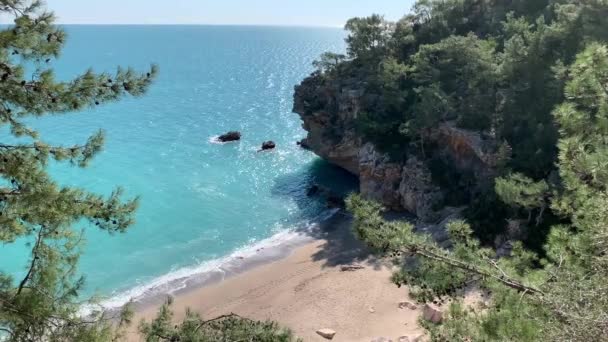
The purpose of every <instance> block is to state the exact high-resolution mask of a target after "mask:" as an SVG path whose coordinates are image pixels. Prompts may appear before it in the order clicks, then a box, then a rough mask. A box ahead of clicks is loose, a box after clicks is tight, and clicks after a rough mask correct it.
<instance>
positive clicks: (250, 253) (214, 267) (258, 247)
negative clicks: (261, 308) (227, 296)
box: [81, 212, 333, 315]
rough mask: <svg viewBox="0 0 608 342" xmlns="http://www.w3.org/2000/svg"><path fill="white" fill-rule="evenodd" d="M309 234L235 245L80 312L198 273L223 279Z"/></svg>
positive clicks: (179, 284)
mask: <svg viewBox="0 0 608 342" xmlns="http://www.w3.org/2000/svg"><path fill="white" fill-rule="evenodd" d="M331 215H333V212H328V213H326V214H324V218H327V217H329V216H331ZM307 229H313V225H309V227H308V228H307ZM309 238H310V237H309V235H308V234H306V233H305V232H303V231H301V230H300V231H295V230H282V231H280V232H278V233H276V234H275V235H273V236H271V237H270V238H268V239H264V240H261V241H259V242H255V241H254V242H253V243H251V244H248V245H246V246H244V247H242V248H239V249H237V250H235V251H234V252H232V253H231V254H230V255H228V256H226V257H222V258H219V259H214V260H209V261H204V262H201V263H199V264H197V265H194V266H189V267H183V268H180V269H177V270H175V271H172V272H170V273H167V274H165V275H162V276H160V277H157V278H155V279H153V280H151V281H149V282H146V283H144V284H141V285H138V286H135V287H133V288H131V289H129V290H126V291H123V292H120V293H116V294H113V295H112V297H110V298H108V299H106V300H103V301H102V302H101V303H100V304H99V305H97V306H85V307H83V308H82V310H81V314H82V315H87V314H90V313H92V312H93V310H111V309H116V308H120V307H122V306H124V305H125V304H126V303H128V302H130V301H138V300H141V299H143V298H146V297H148V296H155V295H163V294H169V295H170V294H173V293H175V292H176V291H179V290H181V289H184V288H185V287H186V286H187V285H188V280H192V279H193V278H199V277H200V278H201V279H203V280H204V277H205V276H206V275H208V276H209V277H211V276H213V275H216V276H217V275H222V279H223V277H224V276H225V275H226V274H228V273H231V271H234V270H235V269H236V268H238V266H239V265H240V264H242V263H243V261H244V260H247V259H251V258H252V257H255V256H263V257H264V256H273V252H277V250H279V249H280V248H279V247H281V246H290V245H296V244H297V243H298V242H303V241H306V239H309ZM277 253H278V252H277Z"/></svg>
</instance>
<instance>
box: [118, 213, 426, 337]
mask: <svg viewBox="0 0 608 342" xmlns="http://www.w3.org/2000/svg"><path fill="white" fill-rule="evenodd" d="M350 227H351V218H350V217H348V216H346V215H343V213H336V214H335V215H333V216H332V217H330V218H329V219H327V220H325V221H324V222H322V223H321V224H320V225H319V227H318V229H316V230H315V231H314V232H313V233H310V234H308V235H307V236H306V237H305V238H303V239H302V240H299V241H298V242H297V243H295V244H291V245H288V246H283V248H280V249H279V251H277V250H275V251H272V248H271V250H270V251H267V252H269V254H266V253H260V254H262V255H264V257H262V258H256V257H252V258H245V259H242V260H241V261H242V262H243V263H242V265H241V267H240V268H238V270H235V271H234V272H232V273H231V274H227V275H224V277H222V278H217V277H216V278H214V279H212V280H210V279H207V281H204V282H201V283H198V284H190V286H188V287H185V288H183V289H180V290H178V291H175V292H174V293H172V294H171V296H172V297H173V306H172V309H173V311H174V313H175V319H176V320H179V319H181V318H183V317H184V313H185V310H186V308H191V309H192V310H194V311H195V312H198V313H200V314H201V315H202V316H203V318H207V319H208V318H213V317H217V316H219V315H222V314H229V313H236V314H239V315H241V316H244V317H248V318H251V319H256V320H274V321H277V322H278V323H279V324H281V325H282V326H284V327H287V328H290V329H292V330H293V331H294V333H295V335H296V336H298V337H301V338H303V339H304V341H326V340H325V339H324V338H322V337H320V336H319V335H317V334H316V331H317V330H319V329H324V328H330V329H333V330H335V331H336V332H337V334H336V336H335V338H334V339H333V341H371V340H372V339H375V338H378V337H385V338H388V339H392V340H393V341H397V340H398V339H399V338H400V337H403V336H407V337H409V339H410V340H414V339H415V338H417V337H419V336H421V335H423V334H424V330H423V329H422V328H420V327H419V326H418V324H417V319H418V317H419V315H420V314H421V310H420V309H416V310H411V309H407V308H405V309H403V308H399V303H400V302H402V301H411V300H410V298H409V296H408V290H407V289H406V288H401V289H399V288H398V287H397V286H395V285H394V284H392V283H391V282H390V275H391V272H392V271H391V267H390V266H389V265H386V264H385V263H384V262H383V261H381V260H378V259H375V258H373V257H372V256H370V255H369V253H368V251H367V249H366V248H365V247H364V246H363V245H362V244H361V243H360V242H359V241H357V240H356V239H355V238H354V236H353V235H352V233H351V231H350ZM352 265H356V266H357V268H355V269H345V268H344V267H343V266H352ZM166 297H167V294H165V295H162V296H156V297H154V298H149V299H148V300H144V301H141V302H138V303H136V305H135V318H134V323H135V324H134V325H133V327H132V328H130V330H129V334H128V337H129V340H130V341H140V338H139V337H138V335H137V333H136V331H137V324H138V323H139V321H140V320H142V319H146V320H150V319H151V318H153V317H154V315H155V313H156V311H157V309H158V307H159V306H160V305H161V304H162V303H163V302H164V301H165V299H166Z"/></svg>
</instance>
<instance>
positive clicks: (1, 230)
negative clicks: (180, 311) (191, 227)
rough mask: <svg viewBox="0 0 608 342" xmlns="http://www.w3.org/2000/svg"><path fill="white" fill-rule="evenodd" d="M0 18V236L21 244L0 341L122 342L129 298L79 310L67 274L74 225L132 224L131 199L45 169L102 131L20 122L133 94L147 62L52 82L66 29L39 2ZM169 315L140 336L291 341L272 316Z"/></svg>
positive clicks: (3, 301) (77, 156)
mask: <svg viewBox="0 0 608 342" xmlns="http://www.w3.org/2000/svg"><path fill="white" fill-rule="evenodd" d="M0 15H8V16H13V17H14V19H15V20H14V24H13V25H10V26H8V27H5V28H3V29H2V30H1V31H0V126H4V127H2V128H3V129H5V132H7V133H8V132H10V134H11V135H12V136H13V137H7V136H5V139H7V141H5V142H0V242H1V243H3V244H10V243H14V242H15V241H17V240H19V241H23V240H26V241H29V246H30V248H31V250H30V260H29V262H28V263H27V265H26V269H25V271H24V274H23V276H22V277H19V278H14V277H13V276H12V275H10V274H6V273H2V272H1V270H0V340H2V341H4V340H6V341H15V342H18V341H24V342H25V341H28V342H30V341H58V342H72V341H78V342H88V341H91V342H93V341H94V342H109V341H122V340H123V339H124V338H125V337H126V336H125V329H126V328H127V327H129V326H131V320H132V316H133V314H132V311H131V310H130V307H129V305H127V306H126V307H125V308H124V309H123V310H122V311H121V312H120V313H119V315H115V314H114V315H109V314H107V313H105V312H101V311H100V312H94V313H92V314H91V315H89V316H87V317H83V316H82V315H81V314H79V311H80V309H81V305H82V304H83V303H85V302H86V301H84V300H83V298H81V290H82V288H83V286H84V277H82V276H80V275H79V274H78V272H77V264H78V259H79V256H80V253H81V250H82V247H83V241H84V229H83V230H78V229H75V227H74V226H75V225H76V224H80V223H81V222H88V226H95V227H97V228H98V229H101V230H104V231H106V232H108V233H109V234H117V233H122V232H124V231H126V230H127V229H128V228H129V226H131V225H132V224H133V214H134V211H135V210H136V208H137V203H138V199H137V198H135V199H127V200H124V199H123V198H122V197H123V196H122V190H121V189H116V190H115V191H114V192H112V194H111V195H110V196H108V197H103V196H99V195H96V194H93V193H90V192H88V191H85V190H83V189H79V188H74V187H64V186H60V185H58V184H57V183H56V182H55V181H54V180H53V179H52V178H51V177H50V176H49V174H48V172H47V169H46V168H47V166H48V165H49V163H50V162H52V161H53V162H64V163H70V164H71V165H74V166H76V167H86V166H87V165H88V163H89V162H90V161H91V160H92V159H93V157H95V155H96V154H97V153H98V152H99V151H100V150H101V148H102V147H103V142H104V135H103V132H101V131H100V132H97V133H95V134H94V135H92V136H91V137H90V138H89V139H88V141H87V142H85V143H84V144H82V145H75V146H56V145H51V144H47V143H45V142H44V140H43V138H41V137H40V136H39V135H38V132H36V131H35V130H33V129H30V128H28V127H27V126H26V125H25V124H23V121H24V119H27V118H30V117H34V118H36V117H42V116H46V115H58V114H68V113H71V112H77V111H79V110H82V109H86V108H92V107H95V106H98V105H102V104H104V103H107V102H110V101H115V100H119V99H121V98H123V97H125V96H127V95H131V96H140V95H143V94H144V93H145V91H146V90H147V89H148V88H149V86H150V85H151V83H152V81H153V80H154V78H155V76H156V74H157V68H156V67H155V66H152V67H151V68H150V70H149V71H148V72H145V73H137V72H135V71H133V70H131V69H121V68H119V69H118V70H117V72H116V73H114V74H108V73H95V72H93V71H91V70H89V71H86V72H85V73H83V74H82V75H80V76H78V77H76V78H74V79H72V80H70V81H56V80H55V77H54V73H53V69H52V64H53V61H54V60H55V59H56V58H57V57H58V56H59V54H60V51H61V48H62V47H63V45H64V42H65V40H66V34H65V32H64V31H63V30H61V29H60V28H58V27H57V26H55V25H54V19H55V18H54V16H53V14H52V13H51V12H48V11H46V10H45V8H44V3H43V2H42V1H39V0H0ZM17 138H19V139H17ZM15 141H18V142H15ZM171 318H172V313H171V311H170V310H169V306H168V305H166V306H163V307H162V308H161V309H160V311H159V314H158V316H157V317H156V318H155V319H154V320H153V321H152V322H151V323H143V322H142V324H141V332H142V335H143V336H144V337H145V338H146V339H147V340H148V341H175V340H179V341H186V342H187V341H193V342H194V341H226V340H236V339H246V340H248V341H292V340H293V336H292V334H291V332H290V331H289V330H286V329H283V328H280V327H278V326H277V324H276V323H273V322H257V321H253V320H249V319H245V318H241V317H238V316H234V315H233V316H229V317H219V318H216V319H213V320H210V321H202V320H201V319H200V317H198V316H197V315H195V314H194V313H192V312H191V311H188V314H187V318H186V320H185V321H184V322H181V323H179V324H178V325H176V326H175V328H174V325H173V324H174V322H172V321H171ZM167 336H168V337H167ZM176 338H178V339H176Z"/></svg>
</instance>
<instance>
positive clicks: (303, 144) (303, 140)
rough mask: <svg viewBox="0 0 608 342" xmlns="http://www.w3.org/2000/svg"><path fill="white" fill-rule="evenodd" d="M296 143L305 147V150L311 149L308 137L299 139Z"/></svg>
mask: <svg viewBox="0 0 608 342" xmlns="http://www.w3.org/2000/svg"><path fill="white" fill-rule="evenodd" d="M296 144H298V146H300V147H301V148H303V149H305V150H310V145H308V142H306V139H302V140H300V141H298V142H297V143H296Z"/></svg>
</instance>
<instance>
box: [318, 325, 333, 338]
mask: <svg viewBox="0 0 608 342" xmlns="http://www.w3.org/2000/svg"><path fill="white" fill-rule="evenodd" d="M317 334H319V335H320V336H321V337H324V338H326V339H328V340H331V339H333V338H334V336H336V331H335V330H331V329H327V328H325V329H319V330H317Z"/></svg>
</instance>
